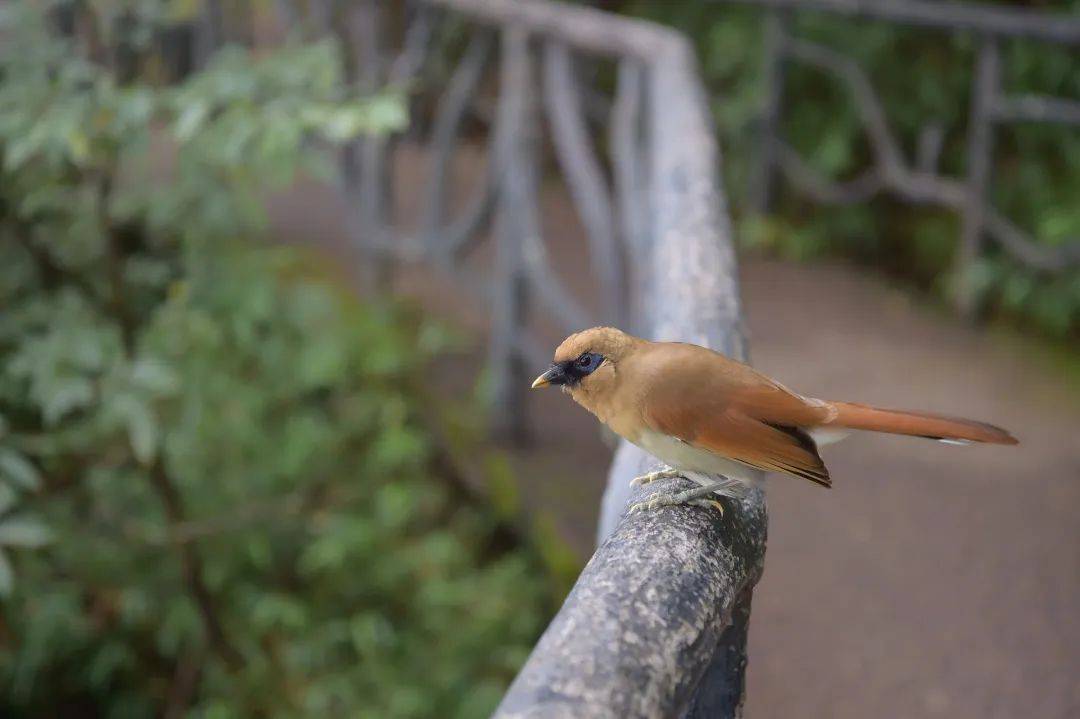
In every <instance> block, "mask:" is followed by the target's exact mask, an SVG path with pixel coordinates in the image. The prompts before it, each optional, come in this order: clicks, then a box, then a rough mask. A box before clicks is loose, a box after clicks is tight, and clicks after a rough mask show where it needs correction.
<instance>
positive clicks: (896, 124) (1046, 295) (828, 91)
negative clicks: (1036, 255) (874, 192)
mask: <svg viewBox="0 0 1080 719" xmlns="http://www.w3.org/2000/svg"><path fill="white" fill-rule="evenodd" d="M1005 4H1013V5H1025V6H1026V3H1015V2H1014V3H1005ZM623 9H624V10H626V11H628V12H632V13H635V14H641V15H644V16H647V17H651V18H653V19H657V20H660V21H662V22H665V23H669V24H673V25H675V26H676V27H678V28H680V29H681V30H683V31H684V32H686V33H688V34H689V35H690V36H691V37H692V38H693V39H694V41H695V43H696V45H697V48H698V51H699V53H700V56H701V58H702V60H701V62H702V69H703V72H704V74H705V76H706V80H707V82H708V84H709V86H710V88H711V89H712V90H713V91H714V96H715V98H716V101H715V103H714V111H715V113H716V117H717V120H718V123H717V124H718V127H719V130H720V133H721V144H722V147H723V149H724V153H725V155H724V163H725V168H724V169H725V177H726V179H727V189H728V191H729V192H730V193H731V194H732V196H733V198H732V199H733V201H734V204H735V206H736V210H737V211H738V209H739V206H740V204H741V203H742V202H743V201H744V199H745V196H744V195H745V190H746V188H747V186H748V184H749V182H748V181H749V178H750V175H751V173H752V172H753V171H754V169H755V166H754V163H755V162H756V159H757V158H756V156H755V149H756V145H755V143H754V133H755V128H754V122H755V118H756V116H757V113H758V112H759V110H760V107H761V103H762V101H763V97H764V92H763V91H764V84H763V79H762V72H761V60H762V49H761V48H762V41H763V32H762V30H763V23H762V17H763V16H762V14H761V13H760V12H759V11H758V10H757V9H754V8H748V7H742V6H739V5H738V4H727V3H698V2H671V3H647V2H627V3H625V4H624V8H623ZM1039 9H1040V10H1041V11H1046V12H1055V11H1056V12H1061V13H1069V12H1073V13H1075V12H1076V10H1077V9H1080V4H1078V3H1077V2H1075V0H1058V1H1055V2H1047V3H1042V4H1041V5H1040V8H1039ZM792 27H793V31H794V33H795V34H796V35H798V36H799V37H802V38H806V39H808V40H812V41H814V42H818V43H820V44H823V45H825V46H828V47H832V48H835V49H837V50H839V51H841V52H842V53H844V54H846V55H848V56H850V57H852V58H853V59H854V60H855V61H856V62H857V63H858V64H859V66H860V67H862V68H863V69H864V71H866V72H867V74H868V75H869V77H870V78H871V80H872V81H873V83H874V86H875V88H876V90H877V92H878V96H879V98H880V100H881V102H882V103H883V106H884V109H885V112H886V115H887V117H888V121H889V125H890V127H891V128H892V130H893V131H894V133H895V134H896V135H897V137H898V140H899V142H900V146H901V148H902V150H903V151H904V152H905V155H906V158H907V161H908V162H909V163H913V162H914V157H915V153H916V147H917V146H918V141H919V136H920V133H921V132H922V131H923V128H924V127H926V126H927V125H929V124H932V123H936V124H938V125H940V127H941V128H942V129H943V131H944V145H943V148H942V154H941V158H940V160H941V161H940V167H939V171H940V172H943V173H945V174H948V175H951V176H957V177H963V174H964V172H965V168H966V162H967V159H966V158H967V151H966V127H967V119H968V112H969V102H970V94H971V79H972V73H973V71H974V58H975V54H976V48H977V38H975V37H973V36H972V35H971V34H969V33H957V34H951V33H948V32H936V31H929V30H926V29H925V28H909V27H903V26H899V25H890V24H887V23H877V22H868V21H861V20H851V19H845V18H841V17H838V16H836V15H830V14H827V13H815V12H800V13H795V14H794V15H793V23H792ZM1002 72H1003V83H1004V85H1005V88H1006V91H1007V92H1010V93H1016V94H1026V93H1032V94H1040V95H1055V96H1060V97H1066V98H1073V99H1077V98H1080V72H1077V59H1076V52H1075V49H1072V48H1068V47H1064V46H1056V45H1051V44H1047V43H1039V42H1034V41H1026V40H1007V41H1005V42H1004V44H1003V46H1002ZM784 109H785V111H784V122H783V126H782V132H783V135H784V137H785V139H787V140H788V142H790V143H791V144H792V145H793V146H794V147H795V148H796V149H797V150H798V151H799V152H800V154H801V155H802V156H803V157H804V158H805V159H806V161H807V162H808V163H809V164H810V165H811V166H812V167H814V168H815V169H817V170H819V171H820V172H822V173H824V174H826V175H828V176H830V177H833V178H836V179H850V178H851V177H853V176H855V175H856V174H858V173H859V172H860V171H861V170H862V169H864V168H865V167H867V166H868V165H869V164H871V163H872V157H871V153H870V148H869V144H868V142H867V140H866V135H865V130H864V129H863V126H862V124H861V122H860V120H859V117H858V114H857V111H856V107H855V105H854V103H853V101H852V98H851V97H850V95H849V93H848V90H847V88H846V86H845V85H844V84H843V83H842V81H840V80H839V79H838V78H836V77H834V76H832V75H829V74H828V73H824V72H822V71H820V70H818V69H816V68H812V67H809V66H807V65H803V64H800V63H797V62H791V63H789V64H788V65H787V82H786V85H785V89H784ZM995 146H996V147H995V156H994V157H995V164H994V167H993V175H992V177H993V184H992V188H991V196H992V201H993V203H994V205H995V207H997V208H998V209H999V210H1000V211H1001V212H1002V213H1003V214H1004V215H1005V216H1007V217H1009V218H1010V219H1012V220H1013V221H1014V222H1016V223H1017V224H1018V225H1019V226H1020V227H1022V228H1024V229H1025V230H1026V231H1028V232H1029V233H1030V234H1031V235H1032V236H1033V237H1034V238H1035V240H1036V241H1037V242H1039V243H1042V244H1045V245H1048V246H1057V245H1060V244H1062V243H1064V242H1066V241H1068V240H1070V239H1071V240H1073V241H1077V240H1080V206H1078V205H1077V203H1076V197H1078V196H1080V133H1077V132H1076V130H1075V128H1070V127H1065V126H1055V125H1047V124H1035V123H1028V124H1019V125H1010V126H1003V127H1000V128H998V130H997V132H996V141H995ZM780 184H781V186H782V187H781V189H782V192H781V195H780V197H779V202H778V203H777V205H776V213H775V215H774V216H773V217H771V218H766V219H765V220H761V219H759V218H747V217H744V218H741V220H742V221H741V222H740V235H741V238H740V239H741V240H743V241H744V242H747V243H748V244H749V245H751V246H758V247H763V248H766V249H770V250H774V251H777V252H779V253H780V254H782V255H784V256H787V257H792V258H795V259H807V258H811V257H817V256H822V255H827V254H839V255H844V256H848V257H853V258H856V259H858V260H860V261H863V262H866V263H869V264H873V265H875V266H877V267H880V268H882V269H884V270H885V271H887V272H889V273H892V274H894V275H898V276H901V277H904V278H906V279H908V280H912V281H914V282H915V283H916V284H918V285H921V286H923V287H926V288H932V289H935V290H938V291H940V292H943V293H947V292H948V288H949V287H950V285H951V280H952V279H953V278H952V276H951V273H952V270H953V256H954V253H955V250H956V247H957V245H958V239H959V224H958V222H957V220H956V216H955V213H951V212H946V211H943V210H941V209H938V208H923V207H914V206H912V205H908V204H905V203H902V202H900V201H898V200H894V199H891V198H888V197H880V198H876V199H874V200H873V201H871V202H869V203H866V204H863V205H859V206H853V207H848V208H836V207H826V206H820V205H815V204H813V203H811V202H809V201H808V200H807V199H806V198H804V197H801V196H799V195H798V194H797V193H795V192H793V191H790V190H789V189H788V188H784V187H783V184H784V183H783V182H781V183H780ZM974 279H975V281H976V284H977V285H978V287H979V288H980V291H981V296H982V300H983V303H984V305H985V306H986V307H987V308H989V309H996V310H999V311H1001V312H1003V313H1004V314H1006V315H1009V316H1012V317H1017V318H1020V319H1022V320H1025V321H1028V322H1030V323H1031V324H1032V325H1034V326H1036V327H1038V328H1040V329H1041V330H1043V331H1045V332H1048V333H1050V334H1052V335H1055V336H1059V337H1075V336H1076V335H1077V333H1080V301H1078V300H1080V272H1077V271H1075V270H1072V271H1070V272H1067V273H1064V274H1061V275H1057V276H1047V275H1043V274H1040V273H1036V272H1032V271H1030V270H1027V269H1026V268H1024V267H1022V266H1021V265H1019V264H1018V263H1017V262H1015V261H1014V260H1012V258H1011V257H1009V256H1008V255H1006V254H1005V253H1004V252H1002V251H1001V250H1000V249H998V248H996V247H991V249H990V251H989V254H988V256H987V257H986V259H985V261H984V262H983V263H982V264H981V265H980V266H979V267H978V268H977V269H976V277H975V278H974Z"/></svg>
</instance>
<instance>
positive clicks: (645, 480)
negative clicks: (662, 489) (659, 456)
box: [630, 467, 682, 487]
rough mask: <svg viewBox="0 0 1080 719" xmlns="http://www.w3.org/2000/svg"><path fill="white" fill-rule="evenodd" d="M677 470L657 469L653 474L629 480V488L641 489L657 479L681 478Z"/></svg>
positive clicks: (669, 468)
mask: <svg viewBox="0 0 1080 719" xmlns="http://www.w3.org/2000/svg"><path fill="white" fill-rule="evenodd" d="M681 476H682V475H681V474H679V470H677V469H672V468H671V467H668V468H667V469H658V470H656V471H655V472H649V473H648V474H643V475H641V476H640V477H634V478H633V479H631V480H630V486H631V487H643V486H645V485H646V484H650V483H652V482H655V481H656V480H658V479H674V478H675V477H681Z"/></svg>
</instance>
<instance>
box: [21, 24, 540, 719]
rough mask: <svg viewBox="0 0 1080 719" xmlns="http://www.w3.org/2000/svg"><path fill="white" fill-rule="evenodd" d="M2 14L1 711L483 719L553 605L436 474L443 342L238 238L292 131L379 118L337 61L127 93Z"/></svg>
mask: <svg viewBox="0 0 1080 719" xmlns="http://www.w3.org/2000/svg"><path fill="white" fill-rule="evenodd" d="M13 7H14V8H15V9H12V8H5V10H4V11H5V12H7V13H9V14H8V15H7V16H6V19H7V20H8V21H10V22H12V23H17V27H18V33H13V32H11V31H12V30H13V27H11V26H9V27H8V28H6V32H8V33H9V34H8V39H6V40H5V42H4V43H0V73H2V77H3V82H2V83H0V161H2V165H0V307H2V308H3V311H2V312H0V592H2V594H3V595H4V596H3V599H2V602H3V603H2V615H0V616H2V625H0V637H2V639H0V685H2V686H3V690H2V693H0V696H2V697H3V699H0V713H3V714H4V715H5V716H20V715H23V716H57V715H65V716H73V715H78V716H98V715H100V716H116V717H126V716H180V715H188V716H205V717H228V716H238V717H239V716H242V717H247V716H309V715H310V716H325V715H331V714H332V715H345V716H394V717H410V716H440V717H443V716H462V717H466V716H469V717H471V716H483V715H486V713H487V712H488V711H490V709H491V708H492V707H493V705H494V702H495V701H496V700H497V698H498V697H499V695H500V694H501V691H502V689H503V687H504V686H505V683H506V682H507V681H508V679H509V677H510V676H512V673H513V671H514V669H515V668H516V666H517V665H518V663H519V662H520V661H521V660H522V658H523V656H524V653H525V652H526V651H527V649H528V647H529V646H530V645H531V643H532V641H533V639H534V638H535V636H536V634H537V632H538V629H539V626H540V622H541V620H542V618H543V612H544V611H545V610H546V606H545V603H546V596H547V593H546V587H545V584H544V581H545V580H544V576H543V574H542V572H541V571H540V570H539V569H538V566H537V562H536V561H534V560H533V558H532V555H531V554H530V553H529V552H528V551H527V550H525V549H522V548H520V547H519V546H517V545H511V546H506V544H505V543H499V542H495V541H494V539H493V537H494V536H495V526H496V519H495V517H494V514H493V513H492V511H491V510H489V509H487V508H486V507H485V506H484V505H483V504H482V503H478V502H475V501H471V502H463V501H462V497H461V493H460V491H456V490H455V489H454V485H453V484H451V483H448V482H447V481H446V480H445V477H443V476H442V475H441V474H440V472H439V471H437V470H436V462H435V452H434V449H433V442H434V440H433V436H434V435H433V432H432V426H431V424H430V423H431V420H430V418H428V413H427V403H428V397H427V395H428V392H427V389H426V388H425V386H424V384H423V377H422V370H423V369H424V367H425V366H426V365H427V364H428V363H429V362H430V361H432V359H433V358H435V357H437V356H438V354H439V352H440V351H441V348H442V347H443V339H442V337H443V335H444V333H443V332H441V331H440V330H439V329H438V327H436V326H434V325H432V324H431V323H430V322H428V321H426V320H423V319H422V318H420V317H417V316H415V315H414V314H410V313H409V312H408V311H406V310H405V309H403V308H401V307H397V306H394V305H392V304H380V303H376V302H371V303H367V304H361V303H358V302H356V301H355V300H353V299H351V298H350V297H349V296H348V295H347V294H346V293H344V292H343V291H341V290H338V289H336V288H334V287H333V286H331V285H329V284H327V283H326V282H325V281H321V280H320V273H319V272H318V270H317V269H316V268H315V266H314V265H313V264H312V263H310V262H305V261H304V260H303V259H302V258H301V257H299V256H298V255H296V254H295V253H294V252H290V251H286V250H269V249H266V248H265V247H259V246H257V245H256V244H253V243H252V242H251V241H250V239H248V238H251V237H252V236H254V235H255V234H257V230H258V228H259V225H260V221H261V214H262V213H261V205H260V202H259V198H260V196H261V193H263V192H265V191H266V189H267V188H268V185H273V184H275V183H278V184H280V183H282V182H287V181H289V180H290V179H291V178H292V175H293V173H294V171H295V170H296V168H298V167H302V166H310V165H311V164H312V163H313V162H316V161H317V160H318V155H317V153H315V152H314V151H313V147H314V146H313V144H312V142H311V140H312V138H313V137H314V138H321V139H322V140H323V141H339V140H346V139H349V138H351V137H353V136H355V135H356V134H357V133H358V132H361V131H368V132H372V131H385V130H387V129H390V128H392V127H394V126H396V125H397V124H400V122H401V121H402V114H403V111H402V109H401V102H400V98H396V97H394V96H393V95H389V94H383V95H379V96H375V97H367V98H360V97H352V96H350V95H349V94H348V93H346V92H345V91H344V90H343V89H342V85H341V83H340V82H339V78H338V77H337V73H336V70H335V68H336V67H338V65H339V63H338V60H337V57H336V52H337V51H336V48H335V47H334V46H333V45H332V44H329V43H320V44H315V45H297V46H287V47H285V48H283V49H282V50H281V51H279V52H277V53H275V54H272V55H269V56H266V57H263V58H260V59H258V60H253V59H251V58H250V57H249V56H248V55H247V54H246V53H241V52H239V51H232V52H227V53H224V54H223V55H220V56H219V57H217V58H216V59H215V60H214V61H213V63H212V64H211V65H210V66H209V67H207V68H206V69H205V70H203V71H201V72H199V73H197V74H196V75H194V76H192V77H191V78H189V79H188V80H186V81H185V82H184V83H183V84H182V85H180V86H178V87H156V86H152V85H150V84H145V83H141V82H140V81H138V80H137V79H136V80H129V81H126V82H123V83H121V82H118V81H117V80H116V79H115V74H114V72H112V71H111V70H110V69H109V68H108V67H107V66H103V65H102V64H100V63H96V62H92V61H90V60H88V59H86V58H84V57H81V56H80V55H79V54H78V53H77V52H76V51H75V49H74V48H73V47H72V46H71V45H70V44H69V43H68V42H67V41H65V40H63V39H62V38H58V37H56V36H55V34H53V33H50V32H48V30H47V25H46V22H45V19H44V18H43V16H41V15H40V14H37V13H36V12H33V11H32V10H31V9H28V8H27V6H22V5H17V6H13ZM163 147H164V148H166V149H165V150H162V148H163ZM168 148H172V150H173V151H174V153H173V152H170V151H169V149H168ZM171 154H175V167H173V168H172V169H170V170H168V171H167V172H166V173H165V174H166V177H164V178H162V177H160V174H161V171H160V167H157V166H156V165H159V164H161V163H158V162H157V161H156V160H157V159H158V158H159V157H160V156H161V155H171ZM155 175H158V177H157V179H154V177H155Z"/></svg>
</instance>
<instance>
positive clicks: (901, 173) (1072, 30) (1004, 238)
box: [717, 0, 1080, 315]
mask: <svg viewBox="0 0 1080 719" xmlns="http://www.w3.org/2000/svg"><path fill="white" fill-rule="evenodd" d="M717 1H718V2H731V3H738V4H747V5H757V6H760V7H763V8H767V9H768V11H769V12H768V21H767V27H766V34H765V38H766V40H765V43H764V55H765V56H764V67H765V68H766V71H765V83H766V86H765V92H764V94H765V97H766V98H767V101H766V103H765V107H764V108H763V113H762V121H761V132H760V135H759V146H758V152H757V158H756V159H757V162H758V167H759V172H758V173H757V178H756V181H755V184H754V186H753V187H752V188H751V189H750V193H749V195H750V197H749V205H750V210H751V211H752V212H757V213H763V212H767V211H768V210H769V208H770V201H771V198H772V195H773V188H774V187H775V184H776V179H777V175H778V174H779V175H782V176H783V178H784V180H786V181H787V182H788V183H789V184H790V185H791V186H792V187H793V188H795V189H796V191H798V192H800V193H802V194H803V195H805V196H806V197H808V198H810V199H811V200H814V201H816V202H820V203H823V204H837V205H850V204H856V203H861V202H865V201H867V200H869V199H870V198H871V197H873V196H875V195H877V194H879V193H888V194H890V195H892V196H894V197H897V198H899V199H901V200H904V201H906V202H911V203H914V204H921V205H937V206H940V207H943V208H945V209H949V210H954V211H956V212H958V213H959V214H960V218H961V225H960V238H959V243H960V244H959V252H958V253H957V255H956V267H955V272H956V278H957V286H956V293H955V298H956V304H957V308H958V309H959V310H960V311H961V312H962V313H963V314H966V315H970V314H972V313H973V311H974V309H975V304H976V300H977V297H976V288H975V285H974V283H973V277H974V273H973V272H972V270H973V268H974V265H975V264H976V263H977V262H978V261H979V259H980V258H981V257H982V256H983V255H984V254H985V252H986V248H987V240H988V239H989V240H991V241H993V242H995V243H997V244H998V245H999V246H1000V247H1001V248H1002V249H1003V250H1004V251H1005V252H1006V253H1008V254H1009V255H1010V256H1011V257H1012V259H1013V260H1014V261H1016V262H1018V263H1019V264H1021V265H1023V266H1025V267H1028V268H1031V269H1034V270H1040V271H1043V272H1049V273H1055V272H1062V271H1065V270H1068V269H1071V268H1075V267H1077V266H1078V265H1080V238H1074V239H1073V240H1072V241H1071V242H1070V243H1068V244H1065V245H1061V246H1059V247H1056V248H1052V247H1048V246H1046V245H1040V244H1038V243H1037V242H1036V241H1035V240H1034V239H1033V238H1032V237H1031V236H1030V235H1029V234H1028V233H1027V232H1025V231H1024V230H1023V229H1021V228H1020V227H1019V226H1017V225H1016V224H1015V223H1014V222H1013V221H1011V220H1010V219H1009V218H1008V217H1006V216H1005V215H1003V214H1002V213H1001V212H1000V211H999V210H997V209H996V208H995V207H994V206H993V204H992V203H991V201H990V198H989V187H990V181H991V168H992V167H993V159H994V134H995V129H996V128H998V127H1000V126H1003V125H1006V124H1012V123H1020V122H1043V123H1058V124H1066V125H1074V126H1080V101H1076V100H1072V99H1068V98H1060V97H1049V96H1042V95H1010V94H1009V93H1008V92H1007V91H1006V90H1005V88H1004V87H1003V84H1002V79H1001V46H1002V43H1003V42H1004V41H1006V40H1008V39H1010V38H1030V39H1034V40H1039V41H1041V42H1047V43H1055V44H1060V45H1066V46H1073V47H1076V46H1080V19H1078V18H1075V17H1068V16H1065V15H1063V14H1060V13H1058V14H1055V13H1048V12H1039V11H1032V10H1021V9H1015V8H1001V7H994V6H990V5H985V4H978V3H970V2H965V3H940V2H927V1H926V0H884V1H880V0H878V1H874V2H870V1H868V0H717ZM794 11H814V12H825V13H831V14H836V15H842V16H849V17H859V18H867V19H873V20H883V21H886V22H892V23H898V24H905V25H915V26H919V27H923V28H927V29H928V30H934V31H940V32H948V33H960V32H965V33H974V34H976V35H977V36H978V46H979V51H978V55H977V58H976V61H975V72H974V74H973V76H972V86H971V110H970V115H969V118H968V126H967V167H966V175H965V176H964V177H948V176H946V175H943V174H941V173H940V172H939V170H938V155H939V153H940V150H941V146H942V139H943V131H942V128H941V127H940V126H939V125H936V124H934V123H933V122H928V123H927V125H926V126H925V127H924V128H923V131H922V133H921V134H920V140H919V153H918V157H917V158H916V161H915V162H914V163H911V162H908V161H907V160H906V159H905V158H904V155H903V153H902V151H901V149H900V148H901V144H900V143H899V141H898V140H897V138H896V136H895V135H894V134H893V132H892V130H891V128H890V127H889V121H888V117H887V115H886V113H885V110H884V108H883V106H882V103H881V101H880V100H879V99H878V96H877V93H876V92H875V89H874V85H873V82H872V81H871V79H870V77H869V76H868V75H867V74H866V72H864V71H863V69H862V68H860V67H859V65H858V63H856V62H855V60H853V59H852V58H851V57H849V56H847V55H845V54H844V53H843V52H840V51H837V50H834V49H832V48H829V47H825V46H823V45H820V44H817V43H814V42H811V41H808V40H805V39H802V38H799V37H798V36H797V35H796V33H795V32H794V31H793V30H792V27H791V14H792V13H793V12H794ZM793 62H794V63H803V64H807V65H812V66H814V67H817V68H819V69H821V70H822V71H824V72H827V73H831V74H832V75H834V76H836V77H837V78H838V79H839V80H840V81H841V82H843V83H844V85H845V86H846V87H847V90H848V92H849V93H850V96H851V99H852V101H853V102H854V104H855V107H856V108H857V110H858V113H859V116H860V118H861V120H862V124H863V128H864V130H865V131H866V136H867V138H868V140H869V143H870V147H871V150H872V154H873V162H872V164H871V165H870V166H869V167H868V168H866V169H865V170H864V171H863V172H862V173H860V174H859V175H858V176H856V177H855V178H853V179H850V180H846V181H843V182H838V181H836V180H833V179H831V178H829V177H826V176H825V175H823V174H822V173H820V172H818V171H817V170H815V169H813V168H812V167H810V166H809V165H808V164H807V163H806V162H805V161H804V160H803V159H802V157H801V156H800V155H799V153H798V152H797V151H796V150H795V149H794V148H793V147H792V146H791V145H789V144H788V143H787V142H785V140H784V138H783V135H782V133H781V132H780V118H781V116H782V114H783V106H784V93H783V88H784V75H785V69H786V67H788V66H789V64H790V63H793Z"/></svg>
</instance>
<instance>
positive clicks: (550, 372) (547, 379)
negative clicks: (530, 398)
mask: <svg viewBox="0 0 1080 719" xmlns="http://www.w3.org/2000/svg"><path fill="white" fill-rule="evenodd" d="M549 384H566V371H565V370H564V369H563V367H562V366H561V365H558V364H553V365H551V366H550V367H548V369H547V372H545V373H544V374H542V375H540V376H539V377H537V378H536V379H534V380H533V383H532V388H533V389H539V388H540V387H547V386H548V385H549Z"/></svg>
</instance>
